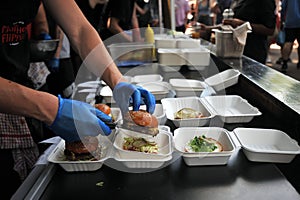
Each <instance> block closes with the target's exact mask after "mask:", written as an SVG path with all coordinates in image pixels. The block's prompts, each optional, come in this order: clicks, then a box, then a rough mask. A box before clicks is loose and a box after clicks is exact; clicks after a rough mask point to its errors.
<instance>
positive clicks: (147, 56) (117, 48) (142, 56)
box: [108, 42, 154, 66]
mask: <svg viewBox="0 0 300 200" xmlns="http://www.w3.org/2000/svg"><path fill="white" fill-rule="evenodd" d="M153 48H154V46H153V44H149V43H141V42H131V43H130V42H128V43H114V44H111V45H109V46H108V49H109V52H110V55H111V57H112V58H113V60H114V62H115V63H116V64H117V65H119V66H122V65H126V64H128V63H129V64H130V63H131V64H135V63H136V64H141V63H149V62H152V61H153Z"/></svg>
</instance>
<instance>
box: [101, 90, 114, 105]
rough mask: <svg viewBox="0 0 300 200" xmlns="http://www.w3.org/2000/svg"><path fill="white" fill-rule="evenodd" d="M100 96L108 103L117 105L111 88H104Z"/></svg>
mask: <svg viewBox="0 0 300 200" xmlns="http://www.w3.org/2000/svg"><path fill="white" fill-rule="evenodd" d="M100 96H102V97H103V99H104V101H105V102H106V103H116V101H115V100H114V98H113V92H112V90H111V89H110V87H109V86H104V87H103V88H101V90H100Z"/></svg>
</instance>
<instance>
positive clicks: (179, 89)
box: [169, 78, 206, 97]
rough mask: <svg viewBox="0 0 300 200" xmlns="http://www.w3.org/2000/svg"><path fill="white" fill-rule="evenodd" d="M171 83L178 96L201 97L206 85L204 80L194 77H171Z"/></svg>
mask: <svg viewBox="0 0 300 200" xmlns="http://www.w3.org/2000/svg"><path fill="white" fill-rule="evenodd" d="M169 83H170V84H171V86H172V87H173V89H174V91H175V92H176V97H188V96H197V97H200V95H201V93H202V92H203V90H204V89H205V87H206V86H205V83H204V82H202V81H198V80H194V79H179V78H171V79H170V80H169Z"/></svg>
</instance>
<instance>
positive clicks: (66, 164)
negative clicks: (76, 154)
mask: <svg viewBox="0 0 300 200" xmlns="http://www.w3.org/2000/svg"><path fill="white" fill-rule="evenodd" d="M100 137H102V138H101V140H100V139H99V141H101V143H104V142H105V141H108V138H104V137H103V136H100ZM101 145H103V146H102V148H101V149H102V151H103V152H102V153H103V156H102V158H101V159H100V160H97V161H68V160H66V157H65V155H64V149H65V141H64V140H61V141H60V142H59V143H58V144H57V146H56V147H55V148H54V150H53V151H52V152H51V153H50V155H49V157H48V161H49V162H51V163H56V164H59V165H60V166H61V167H62V168H63V169H64V170H65V171H67V172H75V171H95V170H98V169H100V168H101V167H102V165H103V162H104V160H105V159H106V158H105V156H106V154H107V151H106V144H101Z"/></svg>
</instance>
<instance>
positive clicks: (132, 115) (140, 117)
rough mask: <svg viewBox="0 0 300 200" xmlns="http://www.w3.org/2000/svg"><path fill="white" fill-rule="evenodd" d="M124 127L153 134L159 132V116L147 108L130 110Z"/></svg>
mask: <svg viewBox="0 0 300 200" xmlns="http://www.w3.org/2000/svg"><path fill="white" fill-rule="evenodd" d="M123 128H126V129H129V130H133V131H136V132H140V133H144V134H148V135H153V136H155V135H157V134H158V132H159V130H158V120H157V118H156V117H155V116H153V115H151V114H150V113H148V112H147V111H145V110H138V111H132V110H131V111H129V113H128V114H127V115H126V116H125V118H124V122H123Z"/></svg>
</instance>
